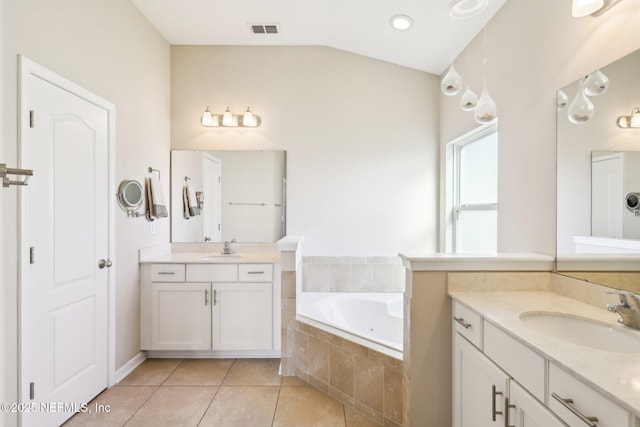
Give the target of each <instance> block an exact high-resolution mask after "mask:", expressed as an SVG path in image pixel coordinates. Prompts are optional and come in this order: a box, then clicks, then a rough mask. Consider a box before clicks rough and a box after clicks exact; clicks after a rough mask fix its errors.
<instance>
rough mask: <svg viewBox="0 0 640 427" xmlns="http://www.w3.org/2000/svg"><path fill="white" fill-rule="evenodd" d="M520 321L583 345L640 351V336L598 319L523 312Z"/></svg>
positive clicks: (624, 350) (564, 339) (619, 350)
mask: <svg viewBox="0 0 640 427" xmlns="http://www.w3.org/2000/svg"><path fill="white" fill-rule="evenodd" d="M520 320H521V321H522V323H524V324H525V325H527V326H529V327H530V328H532V329H534V330H536V331H537V332H540V333H543V334H545V335H548V336H550V337H553V338H556V339H559V340H562V341H565V342H570V343H573V344H576V345H580V346H583V347H589V348H593V349H598V350H605V351H611V352H615V353H640V336H639V335H636V334H632V333H628V332H626V331H624V330H620V329H618V328H613V327H611V326H610V325H607V324H605V323H600V322H598V321H595V320H591V319H586V318H582V317H572V316H568V315H565V314H562V313H550V312H537V311H529V312H524V313H522V314H520Z"/></svg>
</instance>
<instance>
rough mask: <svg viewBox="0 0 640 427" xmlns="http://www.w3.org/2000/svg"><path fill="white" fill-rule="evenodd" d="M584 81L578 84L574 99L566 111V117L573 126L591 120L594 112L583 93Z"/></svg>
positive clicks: (591, 104)
mask: <svg viewBox="0 0 640 427" xmlns="http://www.w3.org/2000/svg"><path fill="white" fill-rule="evenodd" d="M585 80H586V79H585ZM585 80H583V81H582V82H580V84H579V85H578V91H577V92H576V97H575V98H574V99H573V101H572V102H571V105H569V109H568V110H567V117H568V118H569V121H570V122H571V123H573V124H574V125H580V124H582V123H586V122H588V121H589V120H591V117H593V113H594V111H595V109H594V107H593V103H592V102H591V101H590V100H589V98H587V96H586V95H585V93H584V82H585Z"/></svg>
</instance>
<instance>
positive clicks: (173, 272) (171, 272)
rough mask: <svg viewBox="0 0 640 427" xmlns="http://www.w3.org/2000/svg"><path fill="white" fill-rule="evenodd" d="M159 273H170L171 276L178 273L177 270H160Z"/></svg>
mask: <svg viewBox="0 0 640 427" xmlns="http://www.w3.org/2000/svg"><path fill="white" fill-rule="evenodd" d="M158 274H168V275H170V276H173V275H174V274H176V272H175V271H158Z"/></svg>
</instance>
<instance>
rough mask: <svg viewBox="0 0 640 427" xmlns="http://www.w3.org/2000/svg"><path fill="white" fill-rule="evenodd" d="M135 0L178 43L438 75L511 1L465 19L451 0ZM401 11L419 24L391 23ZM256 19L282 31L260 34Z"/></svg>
mask: <svg viewBox="0 0 640 427" xmlns="http://www.w3.org/2000/svg"><path fill="white" fill-rule="evenodd" d="M131 1H132V2H133V3H134V4H135V5H136V6H137V7H138V9H140V11H141V12H142V13H143V14H144V15H145V16H146V17H147V19H148V20H149V21H150V22H151V23H152V24H153V25H154V26H155V27H156V28H157V29H158V31H160V33H161V34H162V35H163V36H164V37H165V39H166V40H167V41H168V42H169V43H170V44H172V45H252V46H301V45H302V46H304V45H319V46H329V47H333V48H336V49H341V50H345V51H348V52H352V53H355V54H359V55H364V56H368V57H371V58H376V59H380V60H383V61H388V62H391V63H395V64H398V65H402V66H405V67H410V68H414V69H418V70H422V71H426V72H429V73H433V74H437V75H439V74H441V73H442V72H443V71H444V70H445V69H446V67H447V65H448V63H449V61H450V60H451V57H452V55H453V56H457V55H458V54H459V53H460V52H461V51H462V50H463V48H464V47H465V46H466V45H467V44H468V43H469V42H470V41H471V40H472V39H473V37H475V35H477V34H478V32H479V31H480V30H481V29H482V27H483V26H484V25H485V24H486V22H488V21H489V20H490V19H491V17H492V16H493V15H494V14H495V13H496V12H497V11H498V10H499V9H500V7H501V6H502V5H503V4H504V2H505V1H506V0H489V5H488V7H487V8H486V9H485V10H484V11H483V12H481V13H480V14H478V15H476V16H473V17H471V18H468V19H464V20H460V19H452V18H451V17H450V16H449V13H448V11H449V3H450V0H400V1H398V0H226V1H222V0H131ZM467 1H470V2H472V0H467ZM474 1H475V0H473V2H474ZM396 14H404V15H408V16H410V17H411V18H412V19H413V26H412V27H411V28H410V29H409V30H406V31H398V30H396V29H394V28H392V27H391V25H390V23H389V19H390V18H391V16H393V15H396ZM253 24H260V25H265V24H266V25H276V26H277V30H278V32H277V34H254V33H253V32H252V30H251V26H252V25H253Z"/></svg>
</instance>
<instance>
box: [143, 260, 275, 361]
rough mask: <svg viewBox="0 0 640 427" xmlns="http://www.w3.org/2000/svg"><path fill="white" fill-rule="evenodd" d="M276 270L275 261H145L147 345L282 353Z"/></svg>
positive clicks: (216, 351) (160, 348) (206, 352)
mask: <svg viewBox="0 0 640 427" xmlns="http://www.w3.org/2000/svg"><path fill="white" fill-rule="evenodd" d="M274 270H275V268H274V264H242V263H239V264H230V263H224V264H212V263H209V264H196V263H194V264H170V263H167V264H143V266H142V268H141V342H142V349H143V350H149V351H178V352H181V351H182V352H184V351H199V352H200V353H198V354H197V355H198V356H203V357H206V356H216V355H218V356H233V355H239V356H251V355H255V356H256V357H259V356H265V357H269V356H277V355H278V354H279V350H280V349H279V343H280V340H279V336H277V334H275V333H274V332H279V329H280V328H279V323H278V322H276V320H277V319H279V318H276V316H274V310H277V309H278V307H279V306H278V304H276V300H275V297H279V287H278V288H277V289H276V290H274V285H275V284H276V281H275V280H274ZM278 283H279V282H278ZM276 323H278V324H276Z"/></svg>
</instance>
